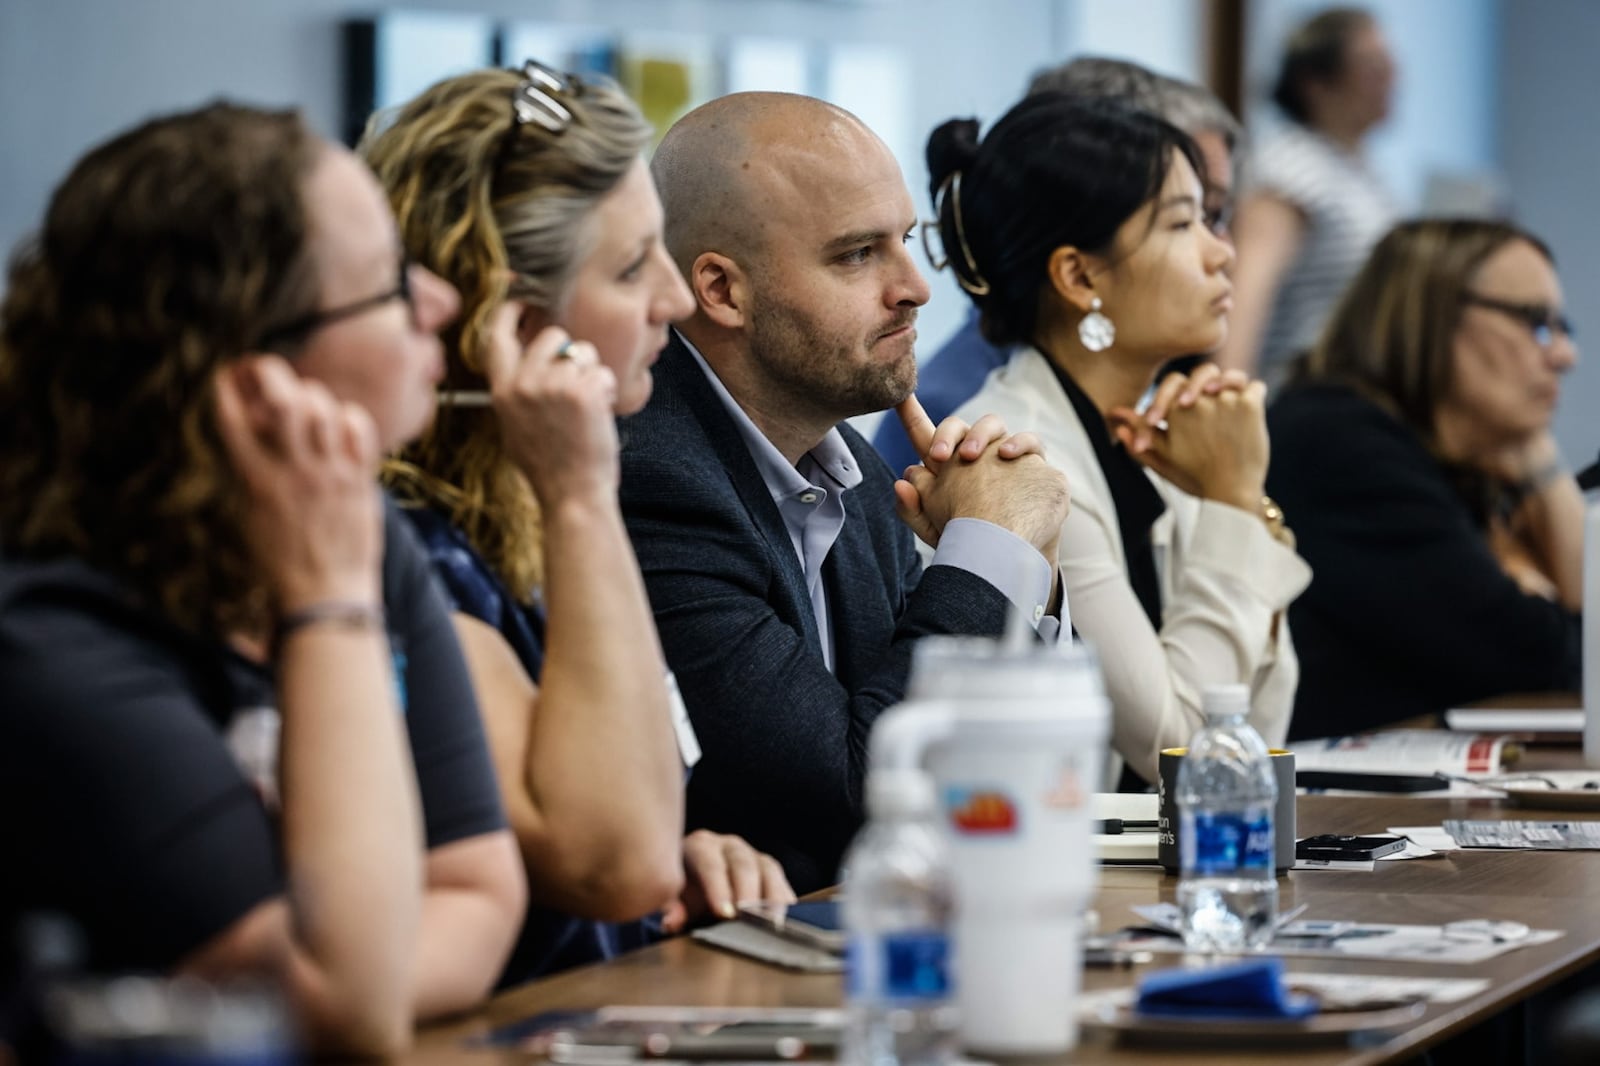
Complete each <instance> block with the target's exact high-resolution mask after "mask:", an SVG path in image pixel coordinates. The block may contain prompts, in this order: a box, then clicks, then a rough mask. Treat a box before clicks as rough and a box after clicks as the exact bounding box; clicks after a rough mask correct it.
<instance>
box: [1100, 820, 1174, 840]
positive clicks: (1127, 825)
mask: <svg viewBox="0 0 1600 1066" xmlns="http://www.w3.org/2000/svg"><path fill="white" fill-rule="evenodd" d="M1160 828H1161V823H1160V822H1158V821H1156V820H1155V819H1154V818H1144V819H1140V818H1096V819H1095V821H1094V831H1095V832H1096V833H1100V834H1104V835H1106V836H1121V835H1122V834H1123V833H1139V832H1147V831H1148V832H1154V831H1155V830H1157V829H1160Z"/></svg>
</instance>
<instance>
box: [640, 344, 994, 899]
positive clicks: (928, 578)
mask: <svg viewBox="0 0 1600 1066" xmlns="http://www.w3.org/2000/svg"><path fill="white" fill-rule="evenodd" d="M839 429H840V432H841V433H842V434H843V435H844V438H845V441H846V442H847V443H848V445H849V447H850V450H851V452H852V453H853V454H854V455H855V458H856V461H857V462H858V463H859V464H860V466H861V470H862V475H863V478H862V482H861V484H860V485H858V486H857V487H856V488H854V489H852V490H850V491H849V492H848V493H846V495H845V512H846V520H845V524H844V529H843V530H842V531H841V532H840V534H839V539H838V540H837V541H836V542H835V544H834V546H833V549H832V550H831V551H830V552H829V553H828V558H827V560H826V562H825V563H824V564H823V571H822V573H823V580H824V581H826V582H827V590H828V604H829V610H830V611H831V612H832V625H833V638H834V668H835V669H834V672H833V673H829V672H828V669H827V667H826V666H825V665H824V664H823V658H822V646H821V643H820V639H819V637H818V634H817V627H816V622H815V619H814V618H813V615H812V611H811V598H810V596H809V595H808V594H807V591H806V586H805V576H804V572H803V571H802V569H801V567H800V561H799V559H798V558H796V556H795V552H794V548H793V546H792V544H791V542H790V540H789V534H788V532H787V530H786V529H785V527H784V524H783V518H782V516H781V515H780V514H779V512H778V508H777V505H776V504H774V503H773V501H772V498H771V495H770V494H769V493H768V491H767V488H766V485H765V484H764V483H763V482H762V480H761V475H760V473H759V472H758V471H757V469H756V465H755V460H754V459H752V458H751V456H750V453H749V451H748V449H747V448H746V447H745V444H744V441H743V440H742V439H741V438H740V437H739V434H738V430H737V428H736V427H735V425H734V422H733V419H732V418H731V417H730V416H729V414H728V412H727V410H726V409H725V408H724V407H723V405H722V402H721V400H720V399H719V398H718V397H717V395H716V393H715V392H714V391H713V390H712V387H711V384H710V382H708V381H707V380H706V378H705V375H704V374H703V373H702V372H701V370H700V368H699V366H698V365H697V364H696V363H695V361H694V357H693V356H692V355H691V354H690V352H689V350H688V349H687V348H686V347H684V345H683V343H682V342H681V341H680V340H679V339H678V338H677V337H676V336H674V338H673V341H672V343H671V344H670V345H669V346H668V348H667V350H666V351H665V352H664V353H663V354H662V358H661V361H660V362H659V363H658V364H657V366H656V370H655V394H654V396H653V398H652V399H651V401H650V404H649V406H648V407H646V408H645V410H644V411H643V412H641V413H640V414H638V415H636V416H634V417H632V418H630V419H627V420H626V421H625V422H624V423H623V425H622V438H623V448H622V507H623V515H624V517H625V518H626V520H627V524H628V532H629V534H630V535H631V536H632V538H633V547H634V551H635V553H636V554H637V555H638V558H639V565H640V567H641V568H642V570H643V572H644V577H645V583H646V585H647V587H648V589H649V593H650V601H651V606H652V607H653V609H654V611H655V619H656V626H657V628H658V629H659V630H660V634H661V644H662V648H663V649H664V651H665V653H666V657H667V664H668V666H669V667H670V668H671V669H672V671H673V672H674V673H675V674H676V675H677V678H678V684H679V686H680V687H681V688H682V691H683V697H684V701H685V703H686V704H687V706H688V709H689V716H690V719H691V720H692V721H693V723H694V727H695V730H696V732H697V733H698V734H699V738H700V744H701V747H702V748H703V749H704V753H705V754H704V758H703V760H702V761H701V763H700V764H699V765H698V766H697V767H695V769H694V772H693V774H692V775H691V776H690V779H689V792H688V827H689V828H690V829H697V828H708V829H713V830H716V831H718V832H725V833H738V834H739V835H741V836H743V837H745V839H747V840H749V841H750V842H751V843H752V844H754V845H755V846H756V847H758V848H760V849H761V850H763V851H766V852H768V853H770V854H771V855H773V856H774V857H775V858H777V859H778V861H779V862H781V863H782V864H783V867H784V870H785V872H786V873H787V874H788V877H789V880H790V882H791V883H792V884H793V886H794V887H795V889H796V890H797V891H799V892H809V891H811V890H813V889H817V888H821V887H823V886H826V885H829V884H832V883H833V882H834V881H835V880H836V878H837V873H838V867H839V860H840V858H841V856H842V853H843V851H844V848H845V846H846V845H847V844H848V843H849V841H850V838H851V837H852V836H853V835H854V833H855V831H856V829H857V828H858V827H859V826H860V823H861V820H862V777H863V774H864V772H865V769H866V757H867V734H868V732H869V731H870V729H871V728H872V723H873V722H874V721H875V720H876V719H877V717H878V714H879V713H880V712H882V711H883V709H884V708H886V707H888V706H890V705H892V704H894V703H896V702H898V701H899V700H900V698H901V696H902V694H903V693H904V691H905V685H906V678H907V674H908V673H909V672H910V665H911V647H912V643H913V641H914V640H915V638H917V637H920V636H924V635H926V634H929V633H966V634H988V635H993V634H998V633H1000V632H1001V631H1002V630H1003V628H1004V625H1005V618H1006V612H1007V601H1006V599H1005V597H1004V595H1003V594H1001V593H1000V592H999V591H998V590H997V589H995V588H994V587H993V586H992V585H990V584H988V583H987V582H985V581H983V580H982V579H980V578H978V577H976V576H974V575H972V574H970V573H968V572H966V571H964V570H958V569H955V568H953V567H949V566H936V567H931V568H929V569H928V570H927V571H926V572H924V571H923V569H922V566H921V563H920V561H919V560H918V557H917V553H916V547H915V543H914V541H913V538H912V534H911V532H910V531H909V530H908V529H907V528H906V526H905V525H904V524H903V523H902V522H901V521H900V520H899V518H898V517H897V516H896V515H895V513H894V494H893V484H894V478H893V476H892V475H891V474H890V473H889V469H888V467H887V466H885V465H884V463H883V460H882V459H880V458H879V457H878V455H877V453H876V452H874V451H873V450H872V447H871V445H869V444H868V443H867V442H866V441H865V440H864V439H863V438H862V437H861V436H860V435H859V434H857V433H856V432H855V431H854V430H852V429H851V428H850V427H849V426H846V425H841V426H840V427H839Z"/></svg>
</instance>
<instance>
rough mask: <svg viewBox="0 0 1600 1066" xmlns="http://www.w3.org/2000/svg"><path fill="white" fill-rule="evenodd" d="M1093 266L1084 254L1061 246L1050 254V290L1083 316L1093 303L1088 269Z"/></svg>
mask: <svg viewBox="0 0 1600 1066" xmlns="http://www.w3.org/2000/svg"><path fill="white" fill-rule="evenodd" d="M1093 265H1095V264H1094V263H1093V262H1091V259H1090V257H1089V256H1088V255H1086V254H1085V253H1083V252H1081V251H1079V250H1078V249H1077V248H1074V247H1073V246H1072V245H1070V244H1063V245H1062V246H1061V247H1059V248H1057V249H1056V250H1055V251H1053V252H1051V253H1050V262H1049V277H1050V288H1051V289H1053V290H1054V291H1055V294H1056V295H1057V296H1059V297H1060V298H1061V299H1062V300H1063V301H1065V302H1066V303H1068V304H1070V305H1071V306H1073V307H1076V308H1077V309H1078V310H1079V311H1082V312H1084V313H1085V314H1087V313H1088V311H1089V305H1090V304H1091V303H1093V302H1094V298H1095V295H1096V294H1095V290H1094V281H1093V280H1092V278H1091V271H1090V268H1091V267H1092V266H1093Z"/></svg>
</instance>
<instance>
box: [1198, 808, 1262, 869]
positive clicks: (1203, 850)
mask: <svg viewBox="0 0 1600 1066" xmlns="http://www.w3.org/2000/svg"><path fill="white" fill-rule="evenodd" d="M1180 844H1181V846H1182V850H1183V869H1184V871H1185V872H1187V873H1193V874H1197V875H1199V876H1201V877H1208V876H1221V875H1226V874H1231V873H1234V872H1236V871H1252V872H1256V873H1259V874H1261V875H1263V876H1271V874H1272V812H1271V810H1270V808H1266V807H1261V808H1258V809H1256V810H1253V811H1245V812H1242V813H1240V812H1233V811H1226V812H1217V813H1209V812H1201V811H1196V812H1195V813H1194V814H1192V815H1187V816H1185V818H1184V827H1183V833H1182V834H1181V836H1180Z"/></svg>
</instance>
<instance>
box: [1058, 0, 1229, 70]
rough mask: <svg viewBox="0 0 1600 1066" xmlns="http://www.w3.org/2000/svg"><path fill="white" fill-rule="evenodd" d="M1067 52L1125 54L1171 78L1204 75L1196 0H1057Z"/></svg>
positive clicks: (1201, 29) (1201, 12)
mask: <svg viewBox="0 0 1600 1066" xmlns="http://www.w3.org/2000/svg"><path fill="white" fill-rule="evenodd" d="M1061 8H1062V13H1061V21H1062V39H1063V42H1064V43H1065V44H1067V45H1068V46H1069V48H1068V50H1070V52H1072V53H1074V54H1076V53H1084V54H1089V53H1092V54H1094V55H1101V56H1109V57H1110V58H1113V59H1130V60H1133V61H1134V62H1135V63H1140V64H1143V65H1144V66H1147V67H1149V68H1151V69H1152V70H1158V71H1160V72H1161V73H1163V74H1166V75H1169V76H1170V77H1174V78H1185V79H1188V80H1189V81H1201V80H1204V78H1205V55H1204V53H1203V48H1204V45H1203V32H1204V25H1203V22H1202V17H1203V16H1204V14H1205V8H1206V5H1205V4H1204V3H1203V2H1199V0H1063V2H1062V4H1061Z"/></svg>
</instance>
